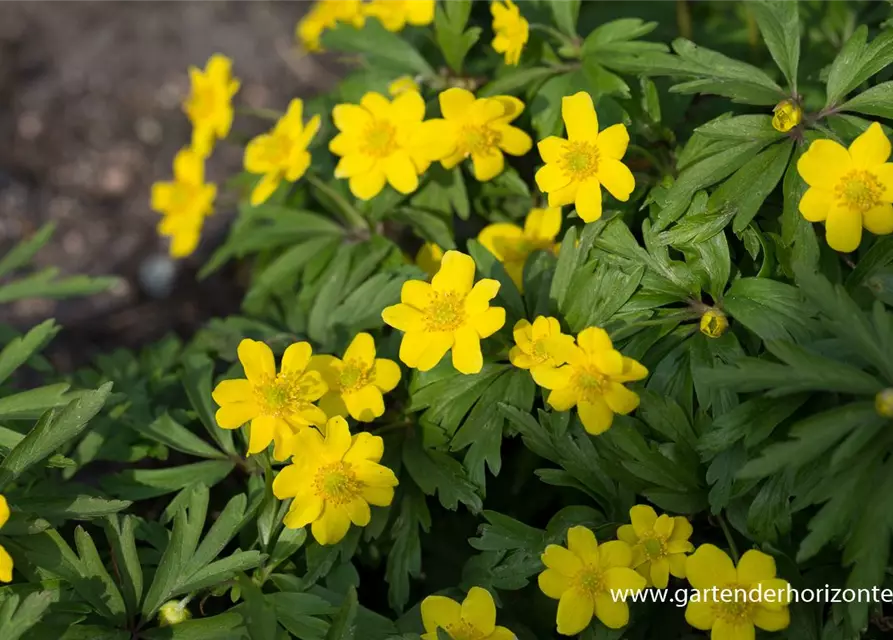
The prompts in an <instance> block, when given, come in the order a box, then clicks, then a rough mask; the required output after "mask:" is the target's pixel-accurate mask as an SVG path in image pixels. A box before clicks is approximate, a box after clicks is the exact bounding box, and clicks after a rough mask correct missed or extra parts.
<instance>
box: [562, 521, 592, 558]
mask: <svg viewBox="0 0 893 640" xmlns="http://www.w3.org/2000/svg"><path fill="white" fill-rule="evenodd" d="M567 548H568V549H569V550H570V551H571V552H572V553H573V554H574V555H575V556H577V557H579V558H580V559H581V560H582V561H583V562H585V563H588V564H596V563H598V560H599V552H598V550H599V546H598V542H596V540H595V534H594V533H592V531H590V530H589V529H587V528H586V527H581V526H577V527H571V528H570V529H568V530H567Z"/></svg>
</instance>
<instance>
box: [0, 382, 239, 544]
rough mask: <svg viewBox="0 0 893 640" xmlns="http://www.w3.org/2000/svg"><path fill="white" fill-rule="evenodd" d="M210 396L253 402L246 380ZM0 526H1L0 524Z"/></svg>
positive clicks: (223, 386)
mask: <svg viewBox="0 0 893 640" xmlns="http://www.w3.org/2000/svg"><path fill="white" fill-rule="evenodd" d="M211 397H212V398H213V399H214V402H216V403H217V404H219V405H224V404H233V403H235V402H248V403H253V402H254V387H253V386H252V384H251V383H250V382H248V381H247V380H244V379H241V380H223V381H221V382H220V383H218V384H217V386H216V387H214V391H213V392H212V393H211ZM0 526H3V525H2V524H0Z"/></svg>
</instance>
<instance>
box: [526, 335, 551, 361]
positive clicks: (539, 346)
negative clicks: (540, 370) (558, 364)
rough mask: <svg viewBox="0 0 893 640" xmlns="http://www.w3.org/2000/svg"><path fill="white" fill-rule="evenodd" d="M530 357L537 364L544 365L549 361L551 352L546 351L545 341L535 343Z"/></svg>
mask: <svg viewBox="0 0 893 640" xmlns="http://www.w3.org/2000/svg"><path fill="white" fill-rule="evenodd" d="M530 357H531V358H534V359H535V360H536V361H537V363H542V362H545V361H546V360H548V359H549V352H548V351H547V350H546V341H545V340H536V341H535V342H534V343H533V348H532V349H531V350H530Z"/></svg>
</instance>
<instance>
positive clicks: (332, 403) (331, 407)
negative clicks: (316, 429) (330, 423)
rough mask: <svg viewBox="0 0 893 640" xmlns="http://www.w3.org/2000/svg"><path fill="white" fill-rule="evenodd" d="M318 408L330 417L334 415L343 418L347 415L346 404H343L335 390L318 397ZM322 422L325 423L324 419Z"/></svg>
mask: <svg viewBox="0 0 893 640" xmlns="http://www.w3.org/2000/svg"><path fill="white" fill-rule="evenodd" d="M319 408H320V409H321V410H322V412H323V413H324V414H325V415H326V417H327V418H332V417H334V416H341V417H342V418H343V417H344V416H346V415H348V412H347V405H346V404H344V400H342V399H341V394H340V393H336V392H330V393H327V394H326V395H324V396H323V397H322V398H320V399H319ZM323 423H325V420H323Z"/></svg>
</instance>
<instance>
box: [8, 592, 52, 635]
mask: <svg viewBox="0 0 893 640" xmlns="http://www.w3.org/2000/svg"><path fill="white" fill-rule="evenodd" d="M58 601H59V592H58V591H50V590H47V591H33V592H31V593H29V594H28V595H26V596H25V597H24V599H21V600H20V598H19V595H18V594H15V593H9V594H7V595H6V597H5V598H4V600H3V606H2V608H0V638H3V640H19V638H22V637H25V633H26V632H28V631H30V630H31V629H32V628H33V627H34V625H36V624H37V623H38V622H40V620H41V618H43V617H44V614H46V613H47V610H48V609H49V608H50V606H51V605H52V604H54V603H56V602H58ZM28 637H31V638H36V636H34V635H31V636H28Z"/></svg>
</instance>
